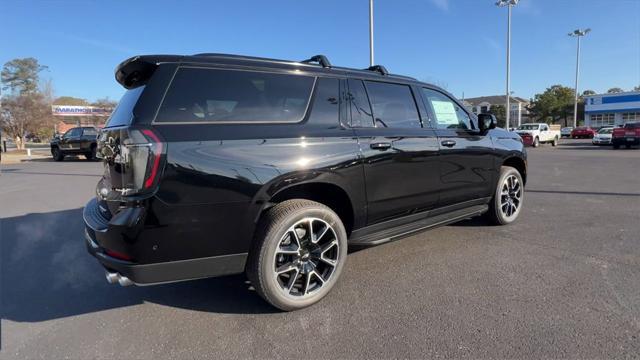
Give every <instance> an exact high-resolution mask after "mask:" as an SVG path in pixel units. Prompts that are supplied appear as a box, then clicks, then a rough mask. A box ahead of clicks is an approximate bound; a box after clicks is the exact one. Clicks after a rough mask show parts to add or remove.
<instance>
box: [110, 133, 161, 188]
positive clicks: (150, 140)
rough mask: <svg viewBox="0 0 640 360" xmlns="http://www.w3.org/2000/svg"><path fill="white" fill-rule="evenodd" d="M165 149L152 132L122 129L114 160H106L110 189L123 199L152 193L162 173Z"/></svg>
mask: <svg viewBox="0 0 640 360" xmlns="http://www.w3.org/2000/svg"><path fill="white" fill-rule="evenodd" d="M165 148H166V146H165V144H164V143H163V142H162V140H161V139H160V136H159V135H158V133H156V132H155V131H154V130H152V129H134V128H133V129H132V128H129V129H126V130H124V129H123V130H122V132H121V133H120V141H119V145H118V146H117V150H116V151H115V152H114V156H112V157H111V158H105V161H106V162H107V164H108V165H109V171H110V173H111V175H110V177H111V180H112V181H111V184H112V185H113V189H114V190H116V191H119V192H120V193H121V194H122V195H125V196H128V195H139V194H143V193H146V192H150V191H153V190H154V189H155V187H156V186H157V184H158V180H159V178H160V173H161V171H162V165H163V156H164V152H165ZM116 179H117V180H116Z"/></svg>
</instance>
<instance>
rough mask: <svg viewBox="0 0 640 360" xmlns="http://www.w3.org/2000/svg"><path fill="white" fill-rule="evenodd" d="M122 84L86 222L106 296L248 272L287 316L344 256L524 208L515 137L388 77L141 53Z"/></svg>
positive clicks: (325, 65) (331, 276) (242, 59)
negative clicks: (350, 249)
mask: <svg viewBox="0 0 640 360" xmlns="http://www.w3.org/2000/svg"><path fill="white" fill-rule="evenodd" d="M116 79H117V81H118V82H119V83H120V84H121V85H122V86H124V87H125V88H126V89H128V91H127V92H126V93H125V95H124V96H123V98H122V100H120V103H119V105H118V107H117V108H116V110H115V111H114V113H113V114H112V116H111V118H110V119H109V121H108V123H107V125H106V127H105V128H104V129H103V130H102V131H101V135H100V137H99V139H98V156H99V157H101V158H102V159H103V161H104V163H105V173H104V176H103V178H102V179H101V180H100V182H99V183H98V185H97V189H96V194H97V196H96V198H94V199H92V200H91V201H89V203H88V204H87V205H86V207H85V209H84V212H83V217H84V223H85V227H86V231H85V237H86V244H87V249H88V251H89V252H90V253H91V254H92V255H93V256H95V257H96V258H97V259H98V261H99V262H100V263H101V264H102V265H103V266H104V268H105V269H106V271H107V275H106V276H107V280H108V281H109V282H111V283H116V282H117V283H119V284H120V285H131V284H141V285H147V284H154V283H166V282H172V281H180V280H189V279H196V278H205V277H212V276H221V275H227V274H237V273H242V272H246V274H247V275H248V278H249V279H250V281H251V283H252V285H253V287H254V288H255V289H256V291H257V293H258V294H260V295H261V296H262V297H263V298H264V299H265V300H266V301H267V302H269V303H270V304H272V305H273V306H275V307H277V308H279V309H282V310H294V309H299V308H302V307H305V306H309V305H311V304H313V303H315V302H317V301H319V300H320V299H321V298H322V297H323V296H325V295H326V294H327V293H328V292H329V291H330V290H331V288H332V287H333V286H334V285H335V283H336V281H337V279H338V278H339V276H340V274H341V272H342V270H343V268H344V264H345V261H346V258H347V245H351V246H354V247H362V246H371V245H376V244H380V243H384V242H387V241H391V240H394V239H397V238H399V237H402V236H405V235H406V234H408V233H411V232H415V231H419V230H423V229H427V228H431V227H434V226H439V225H443V224H448V223H452V222H456V221H459V220H463V219H467V218H469V217H473V216H478V215H481V214H486V216H487V218H488V219H489V220H490V221H491V222H494V223H497V224H503V225H506V224H510V223H512V222H513V221H515V220H516V218H517V217H518V215H519V214H520V211H521V209H522V206H523V200H524V197H523V196H524V186H525V183H526V179H527V165H526V164H527V162H526V158H527V157H526V151H525V150H524V147H523V144H522V142H521V141H520V137H519V136H518V135H517V134H514V133H509V132H508V131H505V130H503V129H499V128H496V120H495V117H494V116H493V115H489V114H481V115H478V116H477V117H476V116H475V115H474V114H473V113H470V112H468V111H467V110H466V109H465V107H464V106H463V105H462V103H461V102H460V101H458V100H457V99H455V98H454V97H453V96H452V95H451V94H449V93H447V92H446V91H444V90H443V89H441V88H438V87H436V86H433V85H430V84H426V83H422V82H419V81H417V80H415V79H413V78H410V77H405V76H400V75H392V74H389V73H388V72H387V70H386V69H385V68H384V67H383V66H373V67H370V68H368V69H366V70H357V69H348V68H341V67H333V66H332V65H331V63H330V62H329V60H328V59H327V58H326V57H324V56H315V57H313V58H311V59H308V60H305V61H302V62H295V61H284V60H272V59H264V58H255V57H246V56H234V55H223V54H200V55H193V56H172V55H159V56H138V57H134V58H131V59H129V60H126V61H125V62H123V63H121V64H120V65H119V66H118V67H117V69H116ZM389 266H392V264H389ZM372 276H375V275H372Z"/></svg>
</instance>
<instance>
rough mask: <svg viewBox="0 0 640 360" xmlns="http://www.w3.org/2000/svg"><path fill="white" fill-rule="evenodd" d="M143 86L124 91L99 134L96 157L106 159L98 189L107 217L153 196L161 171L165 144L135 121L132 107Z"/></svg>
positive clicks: (103, 213) (151, 130)
mask: <svg viewBox="0 0 640 360" xmlns="http://www.w3.org/2000/svg"><path fill="white" fill-rule="evenodd" d="M144 89H145V87H144V86H139V87H136V88H134V89H131V90H128V91H127V92H126V93H125V94H124V96H123V97H122V99H121V100H120V102H119V103H118V106H117V107H116V109H115V110H114V112H113V114H112V115H111V117H110V118H109V120H108V121H107V124H106V126H105V128H104V129H102V131H101V132H100V135H99V137H98V141H97V145H98V147H97V154H96V156H97V157H98V158H100V159H102V161H103V165H104V174H103V177H102V179H101V180H100V182H99V183H98V186H97V189H96V192H97V197H98V205H99V209H100V212H101V214H102V215H103V216H104V217H105V218H106V219H111V217H112V216H113V215H115V213H116V212H117V211H118V210H119V209H120V208H121V207H123V206H127V204H128V203H130V202H136V201H140V200H141V199H144V198H146V197H149V196H150V195H152V194H153V192H154V191H155V188H156V186H157V183H158V178H159V175H160V172H161V170H162V169H161V166H162V163H163V161H162V160H163V154H164V153H165V146H164V143H163V142H162V141H161V139H160V137H159V135H158V134H157V133H156V132H154V131H153V129H152V128H150V127H140V126H136V125H135V121H134V112H133V110H134V107H135V105H136V103H137V102H138V99H139V98H140V95H141V94H142V92H143V91H144Z"/></svg>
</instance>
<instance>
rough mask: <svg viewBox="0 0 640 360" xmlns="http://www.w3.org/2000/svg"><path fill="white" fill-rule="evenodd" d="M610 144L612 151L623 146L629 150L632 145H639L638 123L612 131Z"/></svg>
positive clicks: (639, 125) (627, 124)
mask: <svg viewBox="0 0 640 360" xmlns="http://www.w3.org/2000/svg"><path fill="white" fill-rule="evenodd" d="M611 135H612V136H611V143H612V144H613V148H614V149H619V148H620V146H622V145H624V146H625V147H627V148H630V147H631V146H632V145H640V122H635V123H626V124H624V126H623V127H621V128H615V129H613V132H612V134H611Z"/></svg>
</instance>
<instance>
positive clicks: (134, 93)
mask: <svg viewBox="0 0 640 360" xmlns="http://www.w3.org/2000/svg"><path fill="white" fill-rule="evenodd" d="M144 88H145V87H144V86H140V87H137V88H135V89H131V90H128V91H127V92H126V93H124V95H122V98H121V99H120V102H118V106H116V108H115V110H113V113H111V116H110V117H109V119H108V120H107V123H106V125H105V127H113V126H122V125H130V124H131V119H133V108H134V107H135V106H136V103H137V102H138V99H139V98H140V94H142V92H143V91H144Z"/></svg>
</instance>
